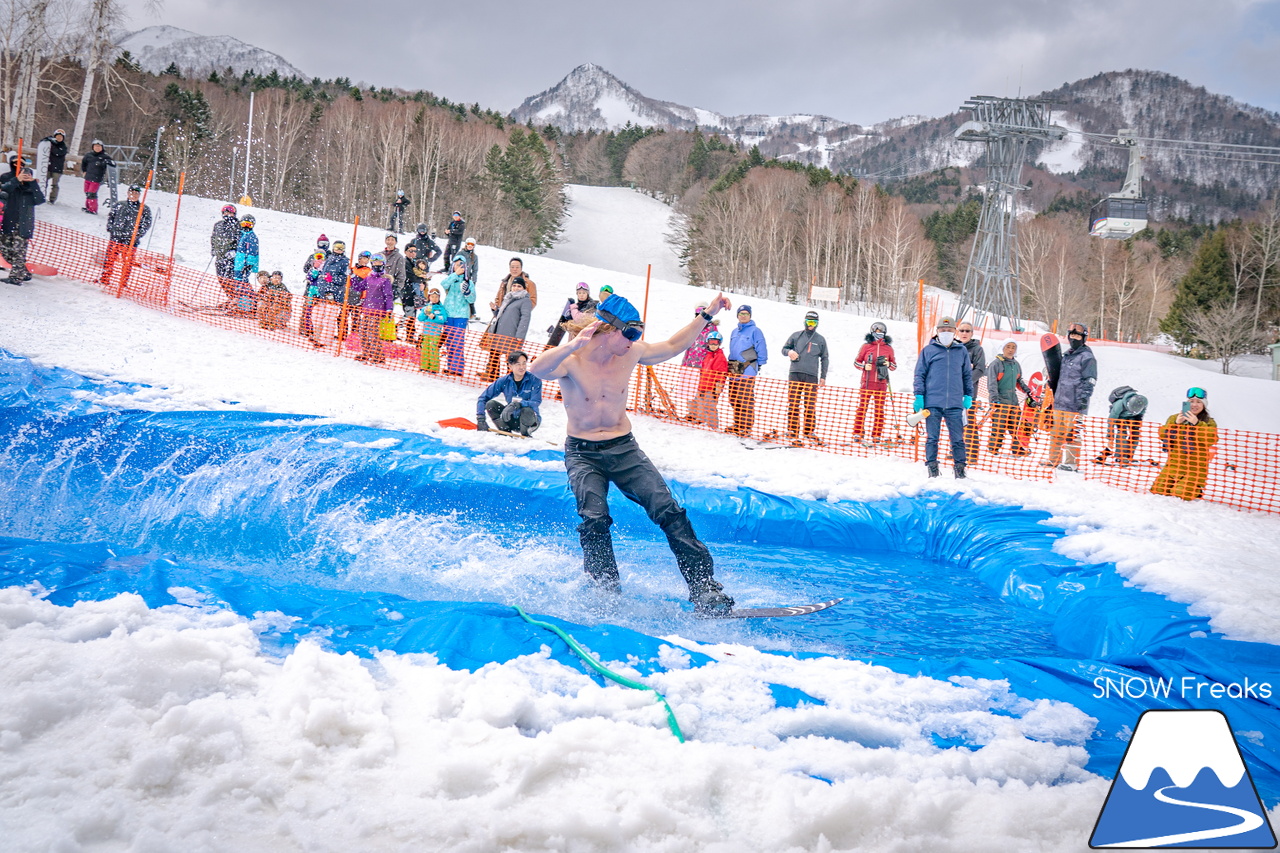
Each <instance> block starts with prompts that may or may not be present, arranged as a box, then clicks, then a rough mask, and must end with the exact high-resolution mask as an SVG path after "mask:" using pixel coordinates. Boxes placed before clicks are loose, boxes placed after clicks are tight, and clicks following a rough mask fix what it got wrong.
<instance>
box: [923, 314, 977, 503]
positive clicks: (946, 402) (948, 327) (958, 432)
mask: <svg viewBox="0 0 1280 853" xmlns="http://www.w3.org/2000/svg"><path fill="white" fill-rule="evenodd" d="M955 332H956V324H955V321H954V320H952V319H951V318H950V317H943V318H942V319H941V320H939V321H938V327H937V334H935V335H934V336H933V339H932V340H930V341H929V343H928V344H926V345H925V348H924V349H922V350H921V351H920V358H919V360H917V361H916V376H915V395H916V399H915V405H914V411H917V412H919V411H922V410H924V409H928V410H929V414H930V417H929V418H928V419H927V420H926V421H925V433H926V436H927V437H926V439H925V443H924V465H925V469H926V470H928V472H929V476H930V477H936V476H938V439H939V438H941V437H942V421H943V420H944V419H945V420H946V422H947V434H948V435H949V436H950V437H951V458H952V459H953V460H954V461H955V475H956V479H958V480H963V479H964V478H965V473H964V469H965V463H966V461H967V457H966V455H965V446H964V420H963V418H962V413H963V412H965V411H966V410H968V409H969V407H970V406H972V405H973V372H972V370H971V367H972V362H971V361H970V359H969V350H968V349H967V348H965V346H964V345H962V344H960V345H957V344H956V342H955Z"/></svg>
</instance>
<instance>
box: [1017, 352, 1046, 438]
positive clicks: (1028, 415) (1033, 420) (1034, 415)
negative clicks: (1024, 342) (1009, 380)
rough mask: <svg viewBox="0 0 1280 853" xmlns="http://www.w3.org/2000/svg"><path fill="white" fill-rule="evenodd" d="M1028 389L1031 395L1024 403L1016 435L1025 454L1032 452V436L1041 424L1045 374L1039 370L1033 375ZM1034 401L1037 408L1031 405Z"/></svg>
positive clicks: (1028, 381) (1028, 382)
mask: <svg viewBox="0 0 1280 853" xmlns="http://www.w3.org/2000/svg"><path fill="white" fill-rule="evenodd" d="M1027 387H1028V388H1030V389H1031V394H1030V395H1029V396H1028V397H1027V399H1026V400H1024V401H1023V402H1022V411H1021V413H1020V415H1021V423H1019V425H1018V426H1019V429H1018V431H1017V433H1015V435H1014V437H1015V438H1017V440H1018V444H1019V446H1021V448H1022V450H1023V451H1024V452H1025V451H1030V450H1031V434H1032V433H1034V432H1035V431H1036V426H1037V425H1038V424H1039V422H1040V412H1039V409H1038V406H1039V405H1040V403H1041V401H1042V400H1043V399H1044V374H1043V373H1041V372H1040V371H1038V370H1037V371H1036V372H1035V373H1033V374H1031V378H1030V379H1028V380H1027ZM1033 400H1034V401H1035V403H1036V405H1035V406H1033V405H1031V402H1032V401H1033Z"/></svg>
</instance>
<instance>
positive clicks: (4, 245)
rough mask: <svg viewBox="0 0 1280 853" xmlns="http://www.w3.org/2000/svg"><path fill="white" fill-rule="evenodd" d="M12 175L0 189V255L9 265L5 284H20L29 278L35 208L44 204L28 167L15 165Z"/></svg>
mask: <svg viewBox="0 0 1280 853" xmlns="http://www.w3.org/2000/svg"><path fill="white" fill-rule="evenodd" d="M14 169H15V172H14V173H13V174H11V175H10V176H9V178H8V179H7V180H5V182H4V185H3V186H2V187H0V198H3V200H4V223H3V224H0V256H3V257H4V259H5V260H6V261H8V262H9V266H10V268H11V269H10V270H9V278H8V279H6V281H8V282H9V284H16V285H19V286H20V285H21V284H22V283H23V282H24V281H28V280H29V279H30V278H31V273H29V272H27V243H28V242H30V240H31V237H32V236H33V235H34V234H35V229H36V206H37V205H41V204H44V193H43V192H41V190H40V182H39V181H37V180H36V176H35V174H34V173H33V172H32V171H31V168H30V167H29V166H23V165H22V164H21V163H18V164H16V165H15V167H14Z"/></svg>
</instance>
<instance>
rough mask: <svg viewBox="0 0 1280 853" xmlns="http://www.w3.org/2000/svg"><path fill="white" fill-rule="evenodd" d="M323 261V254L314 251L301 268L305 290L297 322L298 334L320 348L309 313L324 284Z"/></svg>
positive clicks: (320, 344)
mask: <svg viewBox="0 0 1280 853" xmlns="http://www.w3.org/2000/svg"><path fill="white" fill-rule="evenodd" d="M325 260H326V258H325V253H324V252H321V251H316V252H314V253H312V255H311V257H310V258H309V259H308V260H307V263H306V264H304V265H303V267H302V271H303V274H304V275H305V276H306V280H305V281H306V289H305V290H304V291H303V300H302V316H301V317H300V318H299V320H298V334H300V335H302V336H303V337H304V338H308V339H309V340H310V341H311V343H312V344H313V345H314V346H317V347H322V346H324V344H322V343H321V342H320V341H318V340H316V330H315V326H314V324H313V323H312V317H311V311H312V308H313V307H314V306H315V301H316V299H318V298H320V290H321V287H322V285H323V283H324V275H325V272H324V263H325Z"/></svg>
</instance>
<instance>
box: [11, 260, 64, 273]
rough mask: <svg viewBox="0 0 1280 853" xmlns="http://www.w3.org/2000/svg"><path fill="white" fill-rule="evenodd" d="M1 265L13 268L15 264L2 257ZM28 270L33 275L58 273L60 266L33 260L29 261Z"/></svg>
mask: <svg viewBox="0 0 1280 853" xmlns="http://www.w3.org/2000/svg"><path fill="white" fill-rule="evenodd" d="M0 267H3V268H4V269H12V267H13V265H12V264H10V263H9V262H8V261H6V260H5V259H4V258H0ZM27 272H29V273H31V274H32V275H57V274H58V268H57V267H51V266H49V265H48V264H36V263H32V262H31V261H27Z"/></svg>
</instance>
